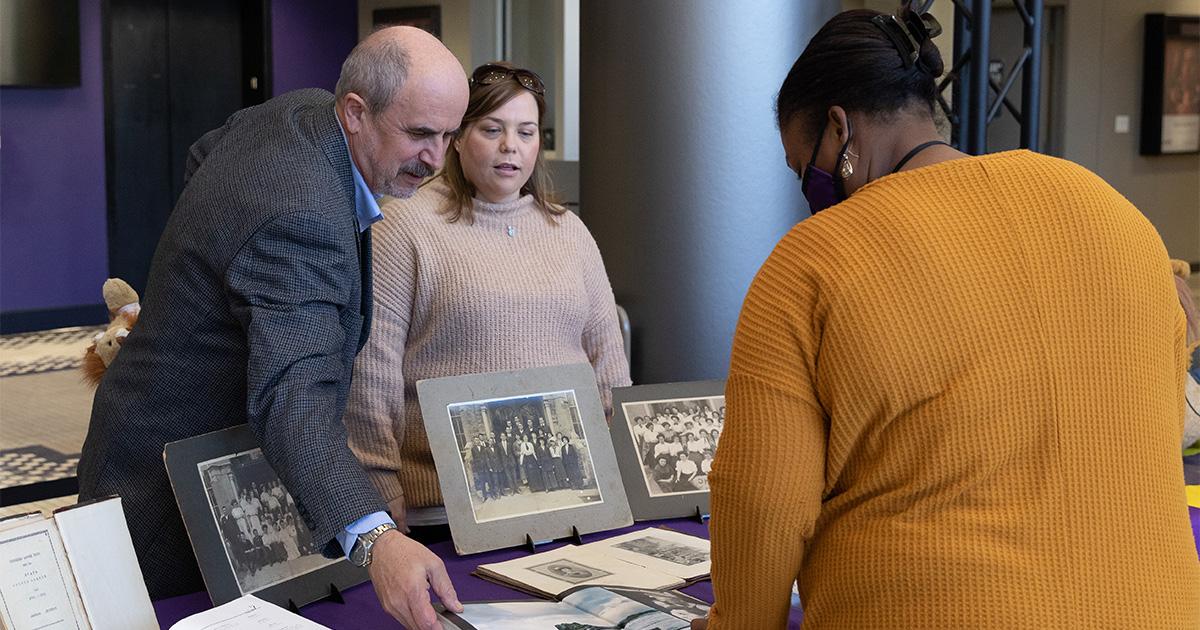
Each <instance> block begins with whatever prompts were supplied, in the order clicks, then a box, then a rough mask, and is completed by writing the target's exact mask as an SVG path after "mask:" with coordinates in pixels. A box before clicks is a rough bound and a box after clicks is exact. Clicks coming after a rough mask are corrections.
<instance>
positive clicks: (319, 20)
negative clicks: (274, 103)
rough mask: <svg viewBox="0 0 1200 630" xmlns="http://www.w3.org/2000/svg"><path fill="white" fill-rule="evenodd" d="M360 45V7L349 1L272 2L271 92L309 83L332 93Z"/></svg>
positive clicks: (302, 86)
mask: <svg viewBox="0 0 1200 630" xmlns="http://www.w3.org/2000/svg"><path fill="white" fill-rule="evenodd" d="M357 43H358V7H357V3H356V2H347V1H345V0H287V2H273V3H272V4H271V47H272V50H271V70H272V72H273V81H274V84H273V85H272V90H273V96H274V95H279V94H283V93H284V92H290V91H291V90H297V89H300V88H307V87H319V88H324V89H326V90H329V91H330V92H332V91H333V86H334V85H336V84H337V79H338V74H339V73H340V72H341V71H342V61H343V60H344V59H345V58H346V55H349V54H350V49H352V48H354V45H355V44H357Z"/></svg>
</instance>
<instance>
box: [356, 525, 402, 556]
mask: <svg viewBox="0 0 1200 630" xmlns="http://www.w3.org/2000/svg"><path fill="white" fill-rule="evenodd" d="M389 529H396V526H395V525H392V524H391V523H384V524H383V525H380V526H379V527H376V528H375V529H372V530H371V531H369V532H367V533H365V534H359V535H358V540H356V541H354V546H353V547H351V548H350V562H351V563H353V564H354V565H356V566H360V567H367V566H370V565H371V548H372V547H374V546H375V541H376V540H379V537H380V536H382V535H383V533H384V532H386V531H387V530H389Z"/></svg>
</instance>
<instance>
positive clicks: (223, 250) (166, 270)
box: [79, 90, 385, 598]
mask: <svg viewBox="0 0 1200 630" xmlns="http://www.w3.org/2000/svg"><path fill="white" fill-rule="evenodd" d="M333 102H334V101H333V96H332V95H331V94H329V93H328V92H325V91H323V90H302V91H298V92H292V93H289V94H285V95H283V96H280V97H277V98H274V99H272V100H270V101H268V102H267V103H264V104H262V105H259V106H257V107H251V108H249V109H244V110H242V111H239V112H237V113H235V114H234V115H233V116H231V117H230V118H229V120H228V121H227V122H226V123H225V125H224V126H223V127H222V128H220V129H216V130H213V131H210V132H209V133H207V134H205V135H204V137H203V138H201V139H200V140H199V141H198V142H196V144H194V145H192V148H191V150H190V155H189V159H188V162H189V163H188V174H189V179H188V182H187V186H186V187H185V188H184V190H183V194H182V195H180V198H179V202H178V203H177V204H176V206H175V210H174V212H173V213H172V214H171V218H170V221H169V222H168V224H167V227H166V230H165V231H164V233H163V236H162V239H161V240H160V241H159V243H158V248H157V250H156V251H155V254H154V260H153V263H152V265H151V268H150V278H149V281H148V283H147V287H146V291H145V295H144V296H143V300H142V314H141V319H140V320H139V322H138V324H137V326H136V327H135V329H134V331H133V333H132V334H131V335H130V336H129V337H128V339H127V340H126V341H125V344H124V346H123V347H122V349H121V352H120V354H119V355H118V356H117V359H116V360H115V361H114V362H113V364H112V365H111V366H110V367H109V369H108V373H107V374H106V375H105V376H104V379H103V380H102V382H101V383H100V387H99V389H98V390H97V391H96V398H95V403H94V404H93V407H92V418H91V425H90V427H89V429H88V436H87V441H86V443H85V444H84V447H83V455H82V459H81V460H80V462H79V490H80V498H81V499H87V498H92V497H97V496H103V495H106V494H114V493H115V494H119V495H121V497H122V499H123V503H124V505H125V514H126V517H127V518H128V520H129V526H130V530H131V531H132V533H133V539H134V543H135V547H136V548H137V552H138V560H139V561H140V563H141V567H142V572H143V575H144V576H145V578H146V582H147V585H148V586H149V588H150V594H151V596H152V597H155V598H158V597H164V596H167V595H172V594H177V593H184V592H192V591H196V590H200V589H202V588H203V583H202V582H201V580H200V575H199V571H198V569H197V568H196V562H195V558H194V557H193V555H192V550H191V546H190V545H189V543H188V538H187V535H186V532H185V530H184V527H183V523H182V521H181V519H180V515H179V510H178V508H177V506H176V503H175V499H174V497H173V495H172V493H171V488H170V485H169V483H168V481H167V475H166V470H165V468H164V466H163V459H162V453H163V445H164V444H165V443H167V442H171V441H174V440H179V439H183V438H188V437H192V436H195V435H200V434H202V433H206V432H209V431H215V430H218V429H222V428H226V427H230V426H233V425H237V424H240V423H249V425H250V427H251V429H252V430H253V431H254V433H255V435H257V436H258V439H259V443H260V444H261V445H262V449H263V452H264V453H265V454H266V456H267V459H268V461H269V462H270V463H271V465H272V466H273V467H274V468H275V471H276V472H277V473H278V474H279V476H280V478H281V479H282V480H283V482H284V484H285V485H286V486H287V488H288V490H289V491H290V492H291V493H292V495H293V496H294V497H295V498H296V501H297V506H298V508H299V510H300V514H301V515H302V516H303V517H304V519H305V521H306V522H307V523H308V526H309V527H310V528H311V529H312V530H313V532H314V533H315V535H316V539H317V540H321V541H328V542H327V549H329V550H332V551H339V550H340V548H338V547H337V543H336V541H335V540H334V535H335V533H336V532H338V531H340V530H341V529H342V528H344V527H345V526H346V525H348V524H350V523H351V522H353V521H354V520H356V519H358V518H359V517H362V516H364V515H366V514H368V513H371V512H375V511H379V510H384V509H385V506H384V504H383V503H382V501H381V500H380V498H379V495H378V494H377V493H376V492H375V490H374V489H373V488H372V487H371V485H370V483H369V482H368V480H367V478H366V476H365V475H364V473H363V471H362V468H361V467H360V466H359V463H358V461H357V460H356V459H355V457H354V455H353V454H352V453H351V452H350V449H349V448H348V447H347V446H346V431H345V427H344V426H343V425H342V412H343V410H344V409H345V405H346V395H347V391H348V389H349V385H350V374H351V368H352V366H353V363H354V356H355V354H356V353H357V351H358V349H359V348H360V347H361V343H360V342H361V341H362V340H363V339H364V338H365V336H366V333H367V330H368V328H369V316H370V267H369V259H370V251H369V247H367V248H365V249H366V251H364V252H362V253H363V255H364V256H365V261H364V263H365V264H360V252H359V250H360V243H361V241H360V235H359V232H358V230H357V224H356V221H355V212H354V183H353V179H352V176H351V172H350V158H349V155H348V152H347V150H346V145H345V141H344V139H343V136H342V134H341V131H340V129H339V127H338V123H337V119H336V118H335V114H334V110H333ZM366 243H367V245H368V246H369V239H366ZM364 318H367V319H366V321H364Z"/></svg>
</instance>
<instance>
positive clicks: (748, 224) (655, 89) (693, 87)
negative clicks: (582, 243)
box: [580, 0, 840, 383]
mask: <svg viewBox="0 0 1200 630" xmlns="http://www.w3.org/2000/svg"><path fill="white" fill-rule="evenodd" d="M839 7H840V3H839V2H837V1H836V0H812V1H804V2H798V1H796V0H754V1H753V2H731V1H729V0H688V1H681V0H605V1H603V2H601V1H590V2H583V3H581V15H580V31H581V38H580V58H581V60H580V83H581V91H580V126H581V129H580V211H581V212H580V215H581V216H582V218H583V220H584V222H585V223H586V224H587V226H588V228H589V229H590V230H591V232H592V234H593V235H594V236H595V238H596V241H597V243H599V245H600V251H601V253H602V254H603V256H604V262H605V265H606V266H607V268H608V274H609V278H610V279H611V281H612V284H613V290H614V292H615V293H616V298H617V302H618V303H620V304H621V305H622V306H624V307H625V308H626V309H627V310H628V312H629V318H630V321H631V322H632V325H633V380H634V383H658V382H666V381H681V380H694V379H704V378H724V377H725V375H726V374H727V372H728V369H729V347H730V342H731V341H732V339H733V330H734V326H735V324H736V322H737V316H738V312H739V311H740V310H741V305H742V300H743V298H744V297H745V294H746V289H747V288H748V287H749V286H750V281H751V280H752V279H753V278H754V274H755V272H756V271H757V270H758V268H759V266H760V265H761V264H762V262H763V260H764V259H766V257H767V255H768V254H769V253H770V252H771V249H772V248H773V247H774V245H775V243H776V242H777V241H778V240H779V239H780V237H782V236H783V235H784V234H785V233H786V232H787V230H788V229H789V228H790V227H791V226H792V225H794V224H795V223H796V222H797V221H799V220H801V219H803V218H805V217H807V216H808V206H807V204H806V203H805V201H804V198H803V196H802V195H801V193H800V186H799V182H798V181H797V178H796V175H795V173H793V172H791V171H790V170H788V168H787V165H786V163H785V160H784V153H783V148H782V146H781V145H780V141H779V131H778V130H777V129H776V128H775V114H774V102H775V94H776V92H778V90H779V86H780V84H781V83H782V82H783V79H784V77H785V76H787V72H788V69H790V68H791V66H792V63H793V62H794V61H795V60H796V57H797V56H799V54H800V52H801V51H802V50H803V49H804V46H805V44H807V42H808V39H809V38H810V37H811V36H812V34H813V33H815V32H816V30H817V29H818V28H820V26H821V25H822V24H824V22H825V20H827V19H828V18H829V17H831V16H832V15H833V14H834V13H836V12H837V10H838V8H839Z"/></svg>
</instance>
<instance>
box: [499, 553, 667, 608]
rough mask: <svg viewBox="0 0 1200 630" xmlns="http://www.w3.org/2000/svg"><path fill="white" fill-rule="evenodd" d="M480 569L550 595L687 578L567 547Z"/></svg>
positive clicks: (653, 584)
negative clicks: (605, 586)
mask: <svg viewBox="0 0 1200 630" xmlns="http://www.w3.org/2000/svg"><path fill="white" fill-rule="evenodd" d="M478 572H479V573H480V574H482V575H484V576H487V577H492V578H494V579H498V580H500V581H504V582H511V583H513V584H515V585H517V586H520V587H523V588H526V589H528V590H531V591H535V592H537V593H541V594H544V595H546V596H549V597H557V596H558V595H559V594H561V593H562V592H563V591H566V590H568V589H571V588H575V587H577V586H582V585H589V586H594V585H610V586H632V587H634V588H650V589H667V588H676V587H679V586H683V584H684V583H685V581H684V580H682V579H680V578H678V577H675V576H673V575H668V574H666V573H659V572H657V571H652V570H647V569H646V568H645V567H642V566H639V565H636V564H632V563H630V562H626V561H624V560H621V559H618V558H614V557H612V556H611V555H606V554H604V553H602V552H601V550H599V549H591V550H589V549H585V548H584V547H574V546H566V547H560V548H558V549H553V550H551V551H545V552H542V553H535V554H533V555H529V556H525V557H522V558H517V559H515V560H509V561H507V562H498V563H494V564H482V565H479V569H478Z"/></svg>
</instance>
